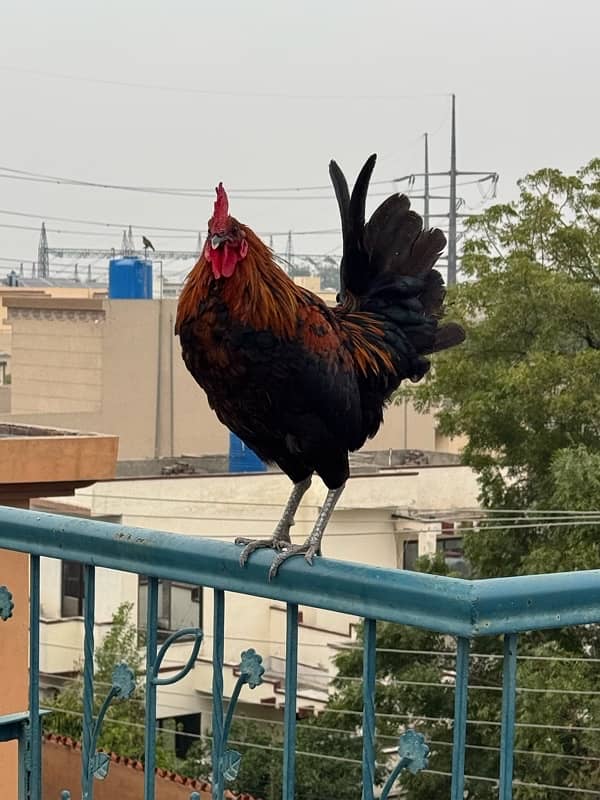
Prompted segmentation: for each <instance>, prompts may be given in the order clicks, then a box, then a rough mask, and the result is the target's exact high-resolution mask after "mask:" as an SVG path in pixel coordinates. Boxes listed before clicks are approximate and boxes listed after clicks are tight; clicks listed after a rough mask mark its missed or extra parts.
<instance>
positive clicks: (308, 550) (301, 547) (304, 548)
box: [269, 539, 321, 580]
mask: <svg viewBox="0 0 600 800" xmlns="http://www.w3.org/2000/svg"><path fill="white" fill-rule="evenodd" d="M277 549H278V550H281V552H280V553H278V554H277V555H276V556H275V558H274V559H273V563H272V564H271V569H270V570H269V580H272V579H273V578H274V577H275V576H276V575H277V573H278V571H279V567H280V566H281V565H282V564H283V562H284V561H287V560H288V558H293V557H294V556H304V558H305V559H306V560H307V561H308V563H309V564H310V565H311V567H312V563H313V558H314V557H315V556H320V555H321V547H320V545H319V544H318V543H317V544H311V542H310V540H308V539H307V540H306V542H304V544H289V545H287V546H286V545H284V546H283V547H281V546H280V547H278V548H277Z"/></svg>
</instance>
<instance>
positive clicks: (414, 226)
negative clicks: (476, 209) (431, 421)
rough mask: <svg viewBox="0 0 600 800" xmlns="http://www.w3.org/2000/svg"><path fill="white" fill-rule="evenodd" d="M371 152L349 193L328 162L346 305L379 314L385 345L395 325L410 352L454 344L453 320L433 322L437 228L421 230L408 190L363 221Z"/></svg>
mask: <svg viewBox="0 0 600 800" xmlns="http://www.w3.org/2000/svg"><path fill="white" fill-rule="evenodd" d="M375 160H376V156H375V155H372V156H370V158H368V159H367V161H366V162H365V164H364V166H363V168H362V169H361V171H360V173H359V176H358V178H357V180H356V183H355V185H354V188H353V190H352V193H351V194H349V190H348V183H347V181H346V178H345V177H344V174H343V173H342V171H341V169H340V168H339V166H338V165H337V164H336V162H335V161H332V162H331V164H330V165H329V174H330V176H331V180H332V182H333V186H334V189H335V194H336V197H337V201H338V206H339V209H340V216H341V220H342V232H343V241H344V249H343V254H342V262H341V265H340V283H341V297H342V299H343V300H345V299H348V295H350V296H351V297H350V299H351V300H352V307H353V308H355V309H356V307H357V306H358V310H362V311H365V312H368V313H371V314H375V315H376V316H378V317H380V318H382V319H384V320H386V322H387V324H388V326H391V328H390V329H389V330H388V332H387V334H386V335H387V337H388V339H389V340H390V346H391V349H392V351H394V350H395V349H396V346H397V347H400V345H399V344H393V343H392V339H393V335H392V333H391V332H390V331H391V330H392V329H394V330H398V331H402V336H404V337H405V340H406V339H408V341H409V342H410V344H411V346H412V347H413V348H414V350H415V351H416V353H417V354H423V355H425V354H430V353H433V352H435V351H437V350H444V349H446V348H448V347H453V346H454V345H457V344H460V343H461V342H462V341H463V340H464V338H465V334H464V331H463V329H462V328H461V327H460V325H457V324H456V323H448V324H446V325H441V324H439V320H441V319H442V317H443V315H444V307H443V303H444V297H445V293H446V292H445V286H444V281H443V279H442V276H441V275H440V273H439V272H438V271H437V270H435V269H434V266H435V264H436V262H437V260H438V258H439V257H440V255H441V254H442V252H443V250H444V248H445V246H446V237H445V236H444V234H443V233H442V231H440V230H439V229H437V228H436V229H432V230H423V220H422V218H421V216H420V215H419V214H417V213H416V212H414V211H412V210H411V208H410V201H409V199H408V197H406V196H405V195H399V194H394V195H392V196H390V197H388V198H387V199H386V200H384V202H383V203H381V204H380V205H379V207H378V208H377V209H376V210H375V211H374V212H373V214H372V215H371V218H370V219H369V221H368V222H367V223H366V224H365V207H366V200H367V190H368V187H369V181H370V179H371V175H372V173H373V169H374V167H375ZM386 330H387V329H386ZM390 337H391V338H390ZM400 338H402V337H400ZM423 364H424V365H425V367H426V365H427V362H426V361H423ZM415 374H416V373H415Z"/></svg>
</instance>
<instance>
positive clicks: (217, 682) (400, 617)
mask: <svg viewBox="0 0 600 800" xmlns="http://www.w3.org/2000/svg"><path fill="white" fill-rule="evenodd" d="M0 548H3V549H8V550H16V551H21V552H24V553H29V554H30V584H31V585H30V608H29V614H30V666H31V669H30V681H29V682H30V691H29V708H28V709H24V710H23V714H19V715H12V716H10V717H3V718H0V741H8V740H10V739H17V740H18V741H19V743H20V753H21V758H20V794H19V800H39V798H41V796H42V795H41V785H42V783H41V741H42V736H41V723H40V713H41V712H40V701H39V646H40V640H39V624H40V623H39V620H40V557H42V556H47V557H51V558H58V559H68V560H70V561H78V562H80V563H82V564H83V565H85V566H84V578H85V583H84V586H85V589H84V630H85V639H84V668H83V689H84V704H83V714H84V723H83V742H82V766H81V796H82V798H84V800H92V798H93V793H94V781H95V779H96V778H102V777H103V776H105V775H106V772H107V770H108V765H109V764H108V756H107V755H106V754H104V753H101V752H97V751H96V744H97V740H98V734H99V731H100V729H101V726H102V721H103V718H104V714H105V712H106V710H107V709H108V707H109V705H110V703H111V702H112V701H113V700H114V699H118V698H121V699H125V698H127V697H128V696H130V694H131V693H132V692H133V689H134V686H135V677H134V675H133V672H132V671H131V670H130V669H129V668H128V667H127V665H125V664H122V665H119V666H118V667H117V668H116V669H115V672H114V674H113V681H112V686H111V688H110V691H109V693H108V695H107V697H106V699H105V701H104V704H103V705H102V707H101V709H100V712H99V714H98V716H97V717H96V718H95V719H94V715H93V690H94V607H95V571H96V568H97V567H108V568H111V569H116V570H123V571H127V572H132V573H137V574H139V575H144V576H148V597H147V627H146V631H147V640H146V702H145V709H146V716H145V721H144V724H145V781H144V795H143V797H144V800H154V796H155V795H154V791H155V787H154V764H155V742H156V694H157V687H159V686H161V685H164V684H167V683H175V682H177V681H178V680H180V679H181V678H183V677H184V676H185V675H186V674H187V673H188V672H189V670H190V669H192V668H193V666H194V663H195V661H196V658H197V656H198V653H199V650H200V647H201V644H202V638H203V633H202V631H201V630H200V629H198V628H185V629H183V630H181V631H177V632H175V633H173V634H172V635H171V636H170V637H169V638H168V639H167V640H166V641H165V642H164V643H162V645H161V646H160V648H159V647H158V643H157V629H158V582H159V580H161V579H163V580H173V581H180V582H183V583H187V584H192V585H196V586H198V585H200V586H203V587H206V588H209V589H212V590H213V592H214V621H213V624H214V627H213V636H214V645H213V657H212V666H213V687H212V694H213V697H212V706H213V712H212V716H213V719H212V735H213V746H212V774H213V779H212V796H213V798H214V800H221V798H222V797H223V793H224V788H225V783H226V781H227V780H228V779H231V777H232V776H235V775H236V774H237V769H238V767H239V758H240V755H239V753H237V752H236V751H233V750H229V749H228V747H227V739H228V734H229V729H230V726H231V722H232V716H233V714H234V710H235V706H236V702H237V699H238V696H239V693H240V691H241V689H242V687H243V686H244V685H248V686H249V687H250V688H252V687H254V686H257V685H258V684H260V683H261V681H262V674H263V672H264V669H263V666H262V663H261V658H260V656H259V655H258V654H257V653H256V652H255V651H254V650H251V649H249V650H247V651H245V652H244V653H243V654H242V659H241V663H240V669H239V677H238V682H237V684H236V686H235V690H234V692H233V695H232V697H231V698H230V700H229V704H228V710H227V713H226V714H225V712H224V702H223V700H224V698H223V669H224V626H225V618H226V613H227V609H226V592H228V591H233V592H239V593H242V594H245V595H249V596H254V597H263V598H270V599H272V600H277V601H282V602H284V603H286V607H287V618H286V669H285V716H284V726H283V727H284V743H283V790H282V793H283V800H292V798H294V797H295V794H296V790H295V754H296V713H295V712H296V693H297V668H298V606H299V604H302V605H304V606H313V607H318V608H322V609H327V610H330V611H336V612H343V613H346V614H352V615H355V616H357V617H360V618H362V619H363V620H364V623H365V626H364V656H363V659H364V660H363V679H362V683H363V714H362V730H361V733H362V740H363V756H362V764H363V766H362V776H363V789H362V797H363V800H373V797H374V792H375V787H374V784H375V767H376V765H375V752H376V751H375V736H376V727H375V725H376V714H375V675H376V663H377V661H376V659H377V650H376V630H377V621H378V620H384V621H388V622H395V623H401V624H404V625H411V626H416V627H420V628H424V629H427V630H431V631H437V632H440V633H443V634H447V635H450V636H454V637H456V640H457V654H456V664H455V679H454V697H455V702H454V719H453V756H452V781H451V790H450V800H462V799H463V797H464V790H465V774H464V769H465V748H466V728H467V722H468V720H467V706H468V689H469V684H468V679H469V653H470V647H471V642H472V640H473V639H474V638H476V637H482V636H497V635H502V636H503V638H504V655H503V687H502V710H501V742H500V765H499V774H498V776H497V781H498V797H499V799H500V800H510V798H512V791H513V774H512V773H513V750H514V730H515V698H516V659H517V640H518V634H519V633H521V632H525V631H535V630H541V629H547V628H557V627H565V626H571V625H582V624H589V623H597V622H600V571H596V570H594V571H586V572H578V573H562V574H554V575H542V576H530V577H518V578H503V579H493V580H484V581H466V580H460V579H455V578H447V577H440V576H435V575H429V574H420V573H414V572H405V571H402V570H392V569H379V568H375V567H367V566H362V565H359V564H351V563H345V562H339V561H333V560H331V559H326V558H321V559H318V560H317V561H316V563H315V565H314V566H313V567H312V568H310V567H308V566H307V565H306V563H305V562H304V560H303V559H297V560H294V561H291V562H289V563H288V564H286V566H285V569H282V570H281V572H280V574H279V575H278V576H277V579H276V580H273V581H271V582H268V581H267V580H266V575H267V571H268V567H269V562H270V556H269V554H268V553H266V552H258V553H256V555H255V556H253V558H252V559H251V560H250V562H249V564H248V565H247V567H245V568H242V567H240V565H239V560H238V559H239V548H237V547H236V546H235V545H233V544H229V543H223V542H219V541H213V540H210V539H205V538H197V537H192V536H181V535H177V534H171V533H164V532H160V531H154V530H145V529H144V530H143V529H137V528H130V527H125V526H121V525H114V524H108V523H101V522H94V521H91V520H87V519H77V518H72V517H62V516H57V515H51V514H41V513H35V512H30V511H22V510H16V509H10V508H1V509H0ZM11 614H12V599H11V595H10V587H0V617H1V618H2V619H4V620H7V623H8V625H10V617H11ZM9 635H10V630H9V627H6V628H5V627H4V626H3V625H2V626H0V636H9ZM182 637H185V638H186V641H187V640H190V639H191V640H192V641H193V645H192V648H191V653H190V655H189V658H188V660H187V663H186V664H185V665H184V667H183V668H182V669H181V670H180V671H179V672H178V673H177V674H176V675H172V676H170V677H168V678H161V677H160V672H159V670H160V665H161V663H162V660H163V658H164V656H165V654H166V652H167V650H168V649H169V647H171V645H172V644H173V643H174V642H176V641H178V640H179V639H181V638H182ZM0 641H1V640H0ZM427 757H428V748H427V744H426V742H425V741H424V740H423V737H422V736H421V735H420V734H417V733H415V732H414V731H411V730H407V731H405V733H404V734H403V735H402V737H401V738H400V742H399V747H398V759H397V762H396V764H395V766H393V768H392V770H391V772H390V775H389V777H388V780H387V782H386V783H385V785H384V787H383V790H382V793H381V795H380V797H381V799H382V800H386V798H387V797H388V794H389V792H390V791H391V789H392V786H393V784H394V781H395V780H396V778H397V777H398V774H399V773H400V771H401V770H402V769H409V770H410V771H411V772H414V773H416V772H417V771H419V770H420V769H423V768H424V767H425V766H426V765H427ZM70 791H71V795H69V792H68V791H65V792H64V793H63V797H65V798H66V797H69V796H73V797H74V796H75V795H74V790H73V788H72V787H70ZM44 800H53V799H50V798H44Z"/></svg>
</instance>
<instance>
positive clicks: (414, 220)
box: [175, 155, 464, 579]
mask: <svg viewBox="0 0 600 800" xmlns="http://www.w3.org/2000/svg"><path fill="white" fill-rule="evenodd" d="M375 160H376V156H375V155H372V156H371V157H370V158H369V159H368V160H367V162H366V163H365V165H364V166H363V168H362V170H361V171H360V174H359V176H358V178H357V180H356V184H355V186H354V189H353V191H352V194H350V192H349V189H348V184H347V182H346V179H345V177H344V175H343V173H342V171H341V170H340V168H339V166H338V165H337V164H336V163H335V161H332V162H331V164H330V167H329V173H330V176H331V180H332V183H333V187H334V190H335V195H336V198H337V202H338V206H339V210H340V215H341V223H342V236H343V255H342V260H341V266H340V285H341V288H340V294H339V295H338V305H337V306H336V307H335V308H330V307H328V306H327V305H326V304H325V303H324V302H323V301H322V300H321V299H320V298H319V297H317V296H316V295H314V294H312V293H311V292H310V291H308V290H306V289H304V288H301V287H300V286H297V285H296V284H295V283H294V282H293V281H292V280H291V279H290V278H289V277H288V276H287V275H286V274H285V272H284V271H283V270H282V269H280V267H279V266H278V265H277V264H276V262H275V259H274V255H273V252H272V251H271V250H270V249H269V248H268V247H267V246H266V245H265V244H264V243H263V242H262V241H261V240H260V239H259V238H258V236H257V235H256V234H255V233H254V232H253V231H252V230H251V229H250V228H249V227H247V226H246V225H243V224H242V223H240V222H238V221H237V220H236V219H235V218H234V217H232V216H230V214H229V202H228V198H227V194H226V192H225V189H224V188H223V185H222V184H219V186H218V187H217V190H216V192H217V199H216V202H215V204H214V213H213V215H212V217H211V219H210V220H209V223H208V236H207V240H206V243H205V245H204V249H203V252H202V255H201V257H200V259H199V261H198V263H197V264H196V265H195V267H194V268H193V269H192V271H191V272H190V274H189V275H188V277H187V279H186V282H185V285H184V288H183V290H182V293H181V296H180V299H179V303H178V308H177V320H176V326H175V333H176V334H178V335H179V338H180V342H181V347H182V354H183V359H184V362H185V364H186V366H187V368H188V369H189V371H190V372H191V374H192V375H193V377H194V378H195V380H196V381H197V383H198V384H199V385H200V386H201V387H202V388H203V389H204V391H205V392H206V394H207V396H208V400H209V403H210V405H211V407H212V408H213V409H214V411H215V412H216V414H217V416H218V418H219V419H220V421H221V422H222V423H223V424H224V425H226V426H227V427H228V428H229V429H230V430H231V431H233V432H234V433H235V434H236V435H237V436H238V437H239V438H240V439H241V440H242V441H243V442H245V444H246V445H247V446H248V447H249V448H251V449H252V450H253V451H254V452H255V453H256V454H257V455H258V456H259V457H260V458H261V459H262V460H263V461H265V462H267V463H274V464H277V465H278V466H279V467H280V468H281V469H282V470H283V472H285V473H286V474H287V475H288V476H289V477H290V478H291V480H292V481H293V484H294V486H293V488H292V492H291V495H290V497H289V500H288V502H287V505H286V507H285V509H284V511H283V516H282V517H281V520H280V521H279V523H278V524H277V526H276V528H275V530H274V532H273V535H272V536H271V537H270V538H268V539H258V540H250V539H245V538H239V539H237V540H236V543H237V544H240V545H244V549H243V550H242V552H241V555H240V563H241V564H242V566H243V565H244V564H245V563H246V561H247V559H248V557H249V556H250V554H251V553H252V552H254V551H255V550H257V549H258V548H264V547H268V548H272V549H274V550H275V551H276V554H275V557H274V559H273V562H272V564H271V568H270V571H269V579H271V578H273V577H274V576H275V575H276V574H277V571H278V569H279V567H280V566H281V564H282V563H283V562H284V561H286V560H287V559H288V558H291V557H292V556H296V555H303V556H304V557H305V558H306V560H307V561H308V562H309V563H310V564H312V560H313V557H314V556H315V555H320V553H321V539H322V537H323V532H324V531H325V528H326V526H327V523H328V521H329V518H330V517H331V514H332V512H333V509H334V507H335V504H336V503H337V501H338V500H339V498H340V495H341V494H342V491H343V489H344V485H345V483H346V480H347V478H348V475H349V463H348V454H349V452H350V451H354V450H358V449H359V448H360V447H362V445H363V444H364V443H365V441H366V440H367V439H368V438H370V437H372V436H374V435H375V434H376V433H377V430H378V429H379V427H380V425H381V423H382V421H383V409H384V406H385V404H386V402H387V401H388V400H389V399H390V397H391V395H392V393H393V392H394V391H395V390H396V389H397V388H398V386H399V385H400V382H401V381H402V380H403V379H405V378H408V379H410V380H412V381H418V380H419V379H420V378H422V377H423V376H424V375H425V373H426V372H427V371H428V369H429V366H430V365H429V361H428V360H427V358H426V356H428V355H430V354H431V353H434V352H436V351H438V350H442V349H445V348H448V347H452V346H453V345H457V344H459V343H460V342H462V341H463V339H464V332H463V330H462V328H461V327H460V326H458V325H456V324H454V323H448V324H441V322H440V319H441V317H442V313H443V299H444V294H445V291H444V282H443V280H442V278H441V275H440V274H439V272H437V271H436V270H434V269H433V266H434V264H435V263H436V261H437V259H438V257H439V256H440V254H441V252H442V250H443V249H444V247H445V244H446V239H445V237H444V234H443V233H442V232H441V231H440V230H435V229H434V230H428V231H424V230H423V223H422V220H421V217H420V216H419V215H418V214H416V213H415V212H414V211H411V210H410V203H409V200H408V198H407V197H406V196H404V195H397V194H395V195H392V196H391V197H389V198H388V199H387V200H385V201H384V202H383V203H382V204H381V205H380V206H379V208H377V210H376V211H375V212H374V213H373V215H372V216H371V218H370V219H369V221H368V222H366V223H365V204H366V197H367V190H368V185H369V181H370V178H371V174H372V172H373V168H374V166H375ZM314 473H317V474H318V475H319V476H320V477H321V478H322V480H323V481H324V483H325V485H326V486H327V488H328V493H327V497H326V499H325V501H324V503H323V506H322V507H321V509H320V512H319V514H318V516H317V519H316V522H315V525H314V528H313V530H312V532H311V534H310V536H309V537H308V538H307V539H306V541H305V542H304V543H303V544H292V542H291V539H290V529H291V527H292V525H293V524H294V516H295V513H296V511H297V509H298V506H299V504H300V501H301V500H302V497H303V495H304V494H305V492H306V491H307V489H308V488H309V486H310V484H311V477H312V475H313V474H314Z"/></svg>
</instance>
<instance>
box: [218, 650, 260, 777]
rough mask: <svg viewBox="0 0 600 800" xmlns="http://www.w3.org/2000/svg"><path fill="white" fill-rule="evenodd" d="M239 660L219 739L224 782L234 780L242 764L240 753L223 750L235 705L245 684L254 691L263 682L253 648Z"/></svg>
mask: <svg viewBox="0 0 600 800" xmlns="http://www.w3.org/2000/svg"><path fill="white" fill-rule="evenodd" d="M240 658H241V660H240V666H239V671H240V674H239V676H238V679H237V683H236V684H235V689H234V690H233V694H232V695H231V699H230V701H229V707H228V709H227V716H226V717H225V723H224V725H223V735H222V737H221V753H222V754H223V755H222V756H221V763H220V764H219V769H220V772H221V775H222V777H223V780H225V781H233V780H235V778H236V777H237V775H238V773H239V771H240V765H241V763H242V755H241V753H238V751H237V750H226V749H225V748H226V747H227V739H228V738H229V729H230V728H231V722H232V720H233V715H234V713H235V707H236V705H237V702H238V699H239V696H240V692H241V691H242V687H243V686H244V685H245V684H248V686H249V688H250V689H256V687H257V686H260V684H261V683H262V682H263V677H262V676H263V675H264V672H265V668H264V667H263V663H262V656H260V655H259V654H258V653H257V652H256V650H254V649H253V648H250V649H249V650H244V652H243V653H242V654H241V657H240Z"/></svg>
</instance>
